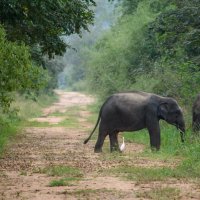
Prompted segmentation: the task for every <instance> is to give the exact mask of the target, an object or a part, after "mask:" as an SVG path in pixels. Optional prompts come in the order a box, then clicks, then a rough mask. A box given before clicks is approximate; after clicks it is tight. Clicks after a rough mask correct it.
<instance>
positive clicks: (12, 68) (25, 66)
mask: <svg viewBox="0 0 200 200" xmlns="http://www.w3.org/2000/svg"><path fill="white" fill-rule="evenodd" d="M47 81H48V74H47V72H45V70H43V69H42V68H41V67H37V66H35V65H33V63H32V62H31V59H30V54H29V49H28V48H27V47H26V46H25V45H24V44H21V45H18V44H17V43H14V42H10V41H7V40H6V34H5V31H4V30H3V28H2V27H0V109H3V110H7V109H8V108H9V106H10V103H11V102H12V100H13V99H12V92H13V91H20V90H36V91H38V90H39V89H40V88H42V87H43V86H44V85H45V84H46V82H47Z"/></svg>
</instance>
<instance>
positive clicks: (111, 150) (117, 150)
mask: <svg viewBox="0 0 200 200" xmlns="http://www.w3.org/2000/svg"><path fill="white" fill-rule="evenodd" d="M110 152H111V153H112V152H121V151H120V149H119V147H116V146H114V147H111V148H110Z"/></svg>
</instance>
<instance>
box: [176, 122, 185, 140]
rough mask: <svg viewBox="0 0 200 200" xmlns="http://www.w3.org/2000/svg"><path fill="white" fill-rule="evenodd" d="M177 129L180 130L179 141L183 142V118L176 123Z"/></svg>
mask: <svg viewBox="0 0 200 200" xmlns="http://www.w3.org/2000/svg"><path fill="white" fill-rule="evenodd" d="M177 129H179V130H180V135H181V142H184V141H185V122H184V120H180V121H179V122H178V123H177Z"/></svg>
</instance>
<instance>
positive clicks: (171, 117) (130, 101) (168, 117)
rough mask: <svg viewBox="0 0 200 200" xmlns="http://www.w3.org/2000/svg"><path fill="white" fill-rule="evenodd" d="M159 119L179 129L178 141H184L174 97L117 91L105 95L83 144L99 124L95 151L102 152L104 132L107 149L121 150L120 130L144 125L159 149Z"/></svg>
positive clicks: (182, 120) (152, 142) (183, 124)
mask: <svg viewBox="0 0 200 200" xmlns="http://www.w3.org/2000/svg"><path fill="white" fill-rule="evenodd" d="M160 119H161V120H165V121H166V122H168V123H169V124H172V125H175V126H176V127H177V129H179V130H180V135H181V141H182V142H184V139H185V138H184V135H185V122H184V118H183V112H182V109H181V108H180V107H179V105H178V103H177V101H176V100H175V99H173V98H170V97H162V96H159V95H156V94H153V93H147V92H141V91H132V92H120V93H116V94H113V95H111V96H110V97H108V98H107V100H106V101H105V102H104V103H103V105H102V106H101V108H100V111H99V116H98V119H97V122H96V125H95V127H94V129H93V131H92V132H91V133H90V135H89V137H88V138H87V139H85V141H84V144H86V143H87V142H88V141H89V140H90V138H91V136H92V135H93V133H94V132H95V130H96V128H97V126H98V124H99V134H98V139H97V142H96V145H95V148H94V152H95V153H99V152H102V146H103V143H104V140H105V138H106V136H107V135H109V139H110V151H111V152H113V151H120V150H119V143H118V133H119V132H124V131H138V130H141V129H144V128H146V129H147V130H148V132H149V136H150V146H151V149H152V150H159V149H160V126H159V120H160Z"/></svg>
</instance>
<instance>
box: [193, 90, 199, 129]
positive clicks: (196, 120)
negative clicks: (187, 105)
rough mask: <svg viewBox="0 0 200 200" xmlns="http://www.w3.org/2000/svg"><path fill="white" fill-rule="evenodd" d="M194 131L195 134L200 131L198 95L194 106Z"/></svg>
mask: <svg viewBox="0 0 200 200" xmlns="http://www.w3.org/2000/svg"><path fill="white" fill-rule="evenodd" d="M192 130H193V132H194V133H197V132H198V131H200V94H198V95H197V97H196V99H195V101H194V103H193V106H192Z"/></svg>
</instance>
